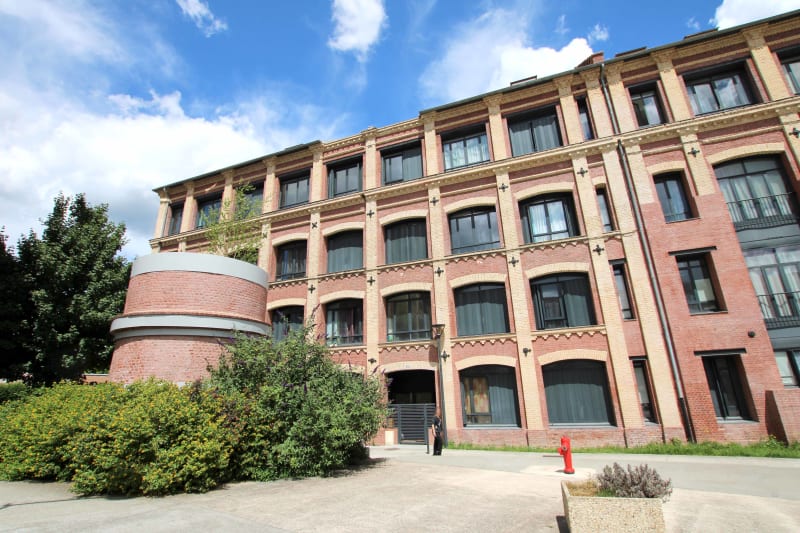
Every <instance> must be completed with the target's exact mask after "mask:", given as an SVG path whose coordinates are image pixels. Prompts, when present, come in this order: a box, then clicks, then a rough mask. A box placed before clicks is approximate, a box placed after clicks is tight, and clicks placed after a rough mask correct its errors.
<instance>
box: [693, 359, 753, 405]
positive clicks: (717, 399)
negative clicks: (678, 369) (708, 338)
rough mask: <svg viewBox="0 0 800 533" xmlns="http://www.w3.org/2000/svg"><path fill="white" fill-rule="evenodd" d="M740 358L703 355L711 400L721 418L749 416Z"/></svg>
mask: <svg viewBox="0 0 800 533" xmlns="http://www.w3.org/2000/svg"><path fill="white" fill-rule="evenodd" d="M738 359H739V358H738V356H735V355H726V356H715V357H703V366H704V367H705V370H706V378H707V379H708V388H709V391H710V392H711V401H712V403H713V404H714V411H715V412H716V414H717V418H719V419H721V420H745V419H748V418H749V415H748V410H747V405H746V404H745V398H744V390H743V389H742V384H741V381H740V378H739V362H738Z"/></svg>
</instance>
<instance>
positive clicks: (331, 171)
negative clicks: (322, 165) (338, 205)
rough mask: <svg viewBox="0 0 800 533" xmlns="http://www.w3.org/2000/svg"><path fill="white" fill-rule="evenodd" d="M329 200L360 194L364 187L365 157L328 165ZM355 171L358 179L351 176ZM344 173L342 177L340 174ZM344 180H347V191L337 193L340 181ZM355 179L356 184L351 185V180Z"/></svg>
mask: <svg viewBox="0 0 800 533" xmlns="http://www.w3.org/2000/svg"><path fill="white" fill-rule="evenodd" d="M326 166H327V169H328V198H337V197H339V196H345V195H347V194H352V193H354V192H360V191H361V190H362V189H363V187H364V185H363V180H364V168H363V157H361V156H359V157H357V158H348V159H343V160H340V161H333V162H331V163H328V164H327V165H326ZM353 169H355V172H356V173H357V177H356V178H353V176H351V174H350V171H351V170H353ZM342 172H344V175H343V176H340V173H342ZM342 178H344V179H345V180H346V182H345V186H346V189H345V190H341V191H338V192H337V189H338V184H339V180H340V179H342ZM351 179H355V181H356V183H355V184H351V183H350V180H351Z"/></svg>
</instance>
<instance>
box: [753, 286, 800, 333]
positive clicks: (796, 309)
mask: <svg viewBox="0 0 800 533" xmlns="http://www.w3.org/2000/svg"><path fill="white" fill-rule="evenodd" d="M758 303H759V305H760V306H761V314H762V315H763V316H764V322H765V323H766V325H767V328H768V329H774V328H785V327H790V326H800V292H779V293H774V294H762V295H759V296H758Z"/></svg>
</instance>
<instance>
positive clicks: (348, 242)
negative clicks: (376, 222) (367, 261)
mask: <svg viewBox="0 0 800 533" xmlns="http://www.w3.org/2000/svg"><path fill="white" fill-rule="evenodd" d="M363 243H364V238H363V236H362V232H361V231H360V230H357V231H345V232H342V233H337V234H336V235H332V236H330V237H328V272H342V271H345V270H354V269H357V268H363V266H364V244H363Z"/></svg>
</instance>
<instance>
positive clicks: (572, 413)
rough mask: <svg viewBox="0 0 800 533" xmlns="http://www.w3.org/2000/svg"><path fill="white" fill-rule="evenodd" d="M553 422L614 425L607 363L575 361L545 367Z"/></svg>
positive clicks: (549, 406)
mask: <svg viewBox="0 0 800 533" xmlns="http://www.w3.org/2000/svg"><path fill="white" fill-rule="evenodd" d="M542 377H543V378H544V393H545V398H546V400H547V416H548V418H549V419H550V424H613V423H614V418H613V414H612V413H613V411H612V409H611V401H610V398H609V394H608V377H607V376H606V368H605V364H604V363H601V362H599V361H589V360H583V359H581V360H574V361H559V362H557V363H551V364H549V365H546V366H544V367H543V368H542Z"/></svg>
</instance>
